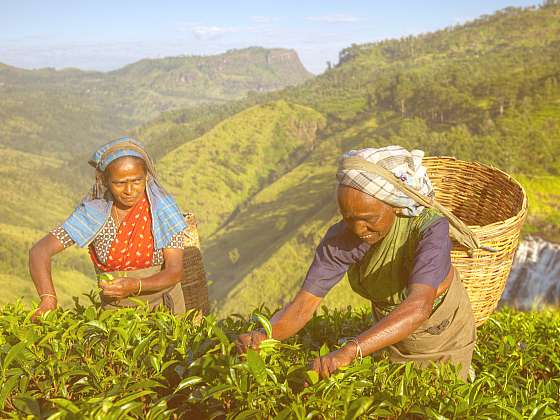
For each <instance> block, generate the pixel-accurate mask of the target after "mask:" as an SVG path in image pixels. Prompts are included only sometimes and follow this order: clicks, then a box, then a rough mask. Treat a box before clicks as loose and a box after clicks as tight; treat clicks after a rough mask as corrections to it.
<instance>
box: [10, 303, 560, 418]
mask: <svg viewBox="0 0 560 420" xmlns="http://www.w3.org/2000/svg"><path fill="white" fill-rule="evenodd" d="M268 315H269V314H268ZM370 316H371V315H370V314H369V313H366V312H352V311H351V310H350V309H348V310H347V311H337V312H329V311H327V310H325V309H324V310H323V313H322V314H321V315H318V316H316V317H315V318H313V320H312V322H311V323H310V324H309V325H308V326H307V327H306V328H305V329H304V330H303V331H302V332H301V333H300V334H299V335H298V336H296V337H294V338H293V339H291V340H289V341H287V342H285V343H278V342H276V341H275V340H269V341H267V342H266V343H265V345H264V346H263V348H262V349H261V350H260V351H259V352H255V351H250V352H249V354H248V355H246V356H239V355H238V354H237V353H236V351H235V345H234V343H233V340H234V338H235V336H236V335H237V334H238V333H240V332H243V331H247V330H248V329H251V328H260V327H261V324H264V325H263V326H267V321H266V319H264V317H262V316H259V315H258V314H257V315H256V316H254V317H253V318H252V319H251V320H246V319H242V318H241V317H230V318H228V319H225V320H222V321H217V320H216V319H215V318H214V317H212V316H208V317H206V318H205V319H204V320H203V321H202V322H201V323H196V322H193V318H194V314H189V315H187V316H185V317H183V318H175V317H174V316H172V315H171V314H169V313H167V312H164V311H157V312H148V311H146V310H144V309H125V310H120V311H102V310H101V309H99V308H98V307H97V306H90V307H87V308H86V307H83V306H79V305H77V306H76V308H74V309H72V310H65V311H62V310H59V311H57V312H53V313H50V314H48V315H47V316H46V317H45V318H44V319H43V320H42V322H41V323H38V324H34V323H32V322H31V321H30V312H29V311H27V310H25V309H24V308H23V306H22V305H21V304H20V303H16V304H14V305H6V306H4V307H1V308H0V367H1V378H0V383H1V388H0V417H2V418H4V417H13V418H22V417H29V418H49V419H73V418H103V419H111V418H119V419H121V418H147V419H157V418H173V417H177V418H189V419H196V418H236V419H246V418H276V419H287V418H297V419H310V418H337V419H338V418H347V419H354V418H358V417H363V418H377V417H379V418H426V417H428V418H437V419H443V418H465V417H473V418H492V419H495V418H508V419H521V418H533V419H541V418H559V417H560V402H559V401H560V340H559V337H560V313H559V312H553V311H546V312H534V313H516V312H513V311H510V310H507V309H506V310H502V311H500V312H497V313H496V314H494V315H493V317H492V318H491V319H490V320H489V321H488V322H486V324H485V325H484V326H483V327H482V328H481V329H480V330H479V341H478V344H477V347H476V351H475V355H474V361H473V367H474V372H475V375H476V377H475V378H471V380H470V381H469V382H468V383H465V382H462V381H460V380H457V379H456V378H455V376H454V372H453V371H452V369H450V368H447V367H434V368H432V369H428V370H424V371H417V370H415V369H414V368H413V367H412V366H411V365H397V364H393V363H391V362H389V361H388V360H386V359H385V358H384V356H383V355H378V356H376V357H375V358H372V357H366V358H364V359H363V360H361V361H356V362H354V363H353V364H352V365H351V366H350V367H348V368H346V369H344V370H343V371H341V372H339V373H337V374H335V375H334V376H333V377H331V378H329V379H327V380H322V381H318V380H317V377H316V375H314V374H313V373H310V372H308V371H307V364H308V362H309V361H310V360H312V359H313V358H314V357H316V356H317V355H318V354H319V353H320V352H321V353H324V352H326V351H328V350H329V349H334V348H336V347H337V346H338V345H340V344H339V343H341V342H340V341H338V340H339V339H340V338H342V337H349V336H353V335H356V334H357V333H358V332H360V331H361V330H363V329H365V328H366V327H367V325H369V324H370ZM258 320H260V322H258ZM304 383H307V384H308V386H306V387H305V386H304Z"/></svg>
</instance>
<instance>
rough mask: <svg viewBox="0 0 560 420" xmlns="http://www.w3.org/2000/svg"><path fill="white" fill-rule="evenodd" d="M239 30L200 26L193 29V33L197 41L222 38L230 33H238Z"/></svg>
mask: <svg viewBox="0 0 560 420" xmlns="http://www.w3.org/2000/svg"><path fill="white" fill-rule="evenodd" d="M238 31H239V29H238V28H230V27H226V26H215V25H212V26H207V25H198V26H194V27H192V28H191V33H192V34H193V35H194V36H195V37H196V38H197V39H216V38H220V37H221V36H222V35H224V34H227V33H230V32H238Z"/></svg>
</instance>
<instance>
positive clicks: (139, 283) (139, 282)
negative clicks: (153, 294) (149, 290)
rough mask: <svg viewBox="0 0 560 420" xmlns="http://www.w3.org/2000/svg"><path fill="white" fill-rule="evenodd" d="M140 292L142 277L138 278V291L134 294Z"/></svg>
mask: <svg viewBox="0 0 560 420" xmlns="http://www.w3.org/2000/svg"><path fill="white" fill-rule="evenodd" d="M140 293H142V279H138V291H137V292H136V296H138V295H139V294H140Z"/></svg>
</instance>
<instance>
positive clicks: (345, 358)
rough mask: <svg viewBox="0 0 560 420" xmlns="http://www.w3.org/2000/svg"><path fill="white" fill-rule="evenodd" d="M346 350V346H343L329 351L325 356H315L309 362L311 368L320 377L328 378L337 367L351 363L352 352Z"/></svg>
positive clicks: (352, 358)
mask: <svg viewBox="0 0 560 420" xmlns="http://www.w3.org/2000/svg"><path fill="white" fill-rule="evenodd" d="M348 350H349V349H348V346H344V347H342V348H341V349H339V350H336V351H332V352H330V353H329V354H327V355H326V356H322V357H317V358H316V359H315V360H313V362H311V369H312V370H314V371H315V372H317V373H318V374H319V376H321V378H323V379H324V378H328V377H329V376H331V375H332V374H333V373H334V372H335V371H336V370H337V369H339V368H341V367H344V366H348V365H349V364H350V363H352V360H354V354H353V353H351V352H349V351H348Z"/></svg>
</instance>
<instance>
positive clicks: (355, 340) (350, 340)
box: [347, 338, 364, 360]
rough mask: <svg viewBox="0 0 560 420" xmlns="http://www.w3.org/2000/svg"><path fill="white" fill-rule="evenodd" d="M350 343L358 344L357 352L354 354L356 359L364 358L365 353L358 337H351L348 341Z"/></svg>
mask: <svg viewBox="0 0 560 420" xmlns="http://www.w3.org/2000/svg"><path fill="white" fill-rule="evenodd" d="M347 342H348V343H354V344H355V345H356V354H355V355H354V359H357V358H359V359H360V360H362V359H363V358H364V354H363V353H362V348H361V347H360V343H359V342H358V340H357V339H356V338H351V339H349V340H348V341H347Z"/></svg>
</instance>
